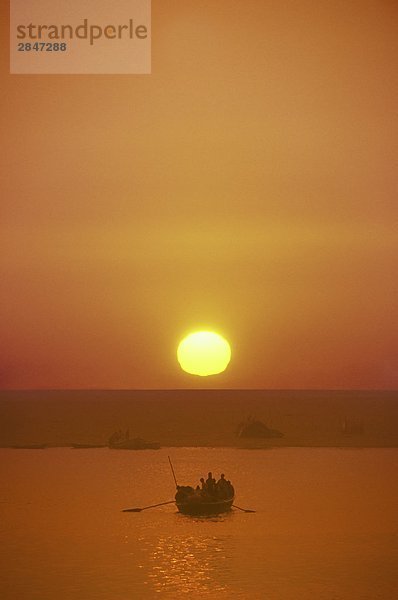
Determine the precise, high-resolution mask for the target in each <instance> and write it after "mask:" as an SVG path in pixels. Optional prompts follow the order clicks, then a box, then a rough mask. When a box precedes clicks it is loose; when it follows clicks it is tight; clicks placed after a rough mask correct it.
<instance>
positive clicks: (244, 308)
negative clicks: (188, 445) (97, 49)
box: [0, 0, 398, 388]
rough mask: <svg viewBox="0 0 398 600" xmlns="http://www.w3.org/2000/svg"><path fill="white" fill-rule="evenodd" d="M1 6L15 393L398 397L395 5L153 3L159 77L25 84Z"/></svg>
mask: <svg viewBox="0 0 398 600" xmlns="http://www.w3.org/2000/svg"><path fill="white" fill-rule="evenodd" d="M5 4H6V3H2V8H1V11H2V14H1V23H2V25H1V27H2V36H1V39H2V42H1V43H2V46H3V47H2V53H1V59H0V60H1V76H2V84H1V88H0V95H1V101H2V107H1V131H2V145H3V152H2V175H1V181H0V185H1V242H0V244H1V246H0V249H1V280H0V288H1V289H0V305H1V313H2V318H1V331H0V339H1V346H2V349H1V367H0V368H1V373H0V378H1V385H2V387H4V388H41V387H42V388H85V387H88V388H102V387H105V388H119V387H120V388H147V387H148V388H163V387H165V388H174V387H202V386H203V387H231V388H246V387H247V388H397V387H398V329H397V323H398V314H397V313H398V302H397V275H396V265H397V255H398V249H397V245H398V242H397V212H398V209H397V206H398V203H397V145H396V141H397V106H398V104H397V101H398V97H397V96H398V93H397V92H398V85H397V73H398V69H397V67H398V60H397V46H398V35H397V25H398V9H397V5H396V3H395V2H394V1H393V0H391V1H390V0H387V1H384V0H377V1H376V0H375V1H368V0H361V1H359V0H348V2H347V1H343V0H341V1H337V0H330V1H329V0H328V1H326V0H324V1H323V0H312V1H308V0H307V1H305V0H304V1H298V0H291V1H283V0H282V1H281V0H270V1H266V0H261V1H260V0H257V1H255V0H251V1H250V0H245V1H244V2H243V1H240V2H239V1H236V2H231V1H230V0H228V1H226V0H218V1H217V2H214V0H202V1H201V2H198V1H197V0H184V2H181V1H178V2H177V1H176V0H153V2H152V7H153V20H152V27H153V33H152V35H153V44H152V49H153V55H152V56H153V73H152V75H146V76H140V75H131V76H129V75H124V76H117V75H115V76H105V75H97V76H93V75H87V76H84V75H83V76H70V75H69V76H68V75H66V76H54V75H51V76H50V75H48V76H36V75H32V76H17V75H9V74H8V70H9V65H8V59H9V53H8V14H7V11H6V9H5ZM201 327H205V328H211V329H214V330H216V331H218V332H220V333H222V334H224V335H225V337H226V338H227V339H228V340H229V341H230V343H231V346H232V352H233V356H232V361H231V363H230V366H229V368H228V370H227V371H226V372H225V373H224V374H222V375H218V376H214V377H211V378H198V377H195V376H190V375H188V374H184V373H183V372H182V371H181V370H180V367H179V365H178V363H177V361H176V356H175V352H176V347H177V344H178V341H179V340H180V339H181V337H182V336H183V335H184V334H185V333H187V332H189V331H192V330H195V329H197V328H201Z"/></svg>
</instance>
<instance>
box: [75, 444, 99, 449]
mask: <svg viewBox="0 0 398 600" xmlns="http://www.w3.org/2000/svg"><path fill="white" fill-rule="evenodd" d="M71 448H73V449H74V450H87V449H89V448H106V445H105V444H72V446H71Z"/></svg>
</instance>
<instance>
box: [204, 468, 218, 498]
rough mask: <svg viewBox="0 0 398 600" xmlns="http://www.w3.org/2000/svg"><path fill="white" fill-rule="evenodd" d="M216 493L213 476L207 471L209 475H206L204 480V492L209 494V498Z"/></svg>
mask: <svg viewBox="0 0 398 600" xmlns="http://www.w3.org/2000/svg"><path fill="white" fill-rule="evenodd" d="M215 491H216V480H215V479H213V474H212V472H211V471H209V473H208V474H207V479H206V492H207V493H208V494H209V496H214V494H215Z"/></svg>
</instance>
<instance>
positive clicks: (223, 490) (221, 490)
mask: <svg viewBox="0 0 398 600" xmlns="http://www.w3.org/2000/svg"><path fill="white" fill-rule="evenodd" d="M216 492H217V496H218V497H219V498H221V499H224V498H228V483H227V481H226V479H225V475H224V473H221V476H220V479H219V480H218V481H217V483H216Z"/></svg>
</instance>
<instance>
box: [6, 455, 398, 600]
mask: <svg viewBox="0 0 398 600" xmlns="http://www.w3.org/2000/svg"><path fill="white" fill-rule="evenodd" d="M168 453H170V454H171V455H172V458H173V461H174V465H175V470H176V473H177V477H178V478H179V479H180V481H181V483H190V482H195V481H196V480H197V478H198V477H199V476H201V475H205V472H206V471H207V469H208V468H212V469H213V471H214V473H216V474H217V475H218V474H219V473H220V472H221V471H224V472H225V473H226V474H227V477H230V478H231V479H232V480H233V482H234V484H235V487H236V489H237V504H238V505H239V506H242V507H247V508H253V509H256V511H257V512H256V514H245V513H241V512H239V511H234V512H233V513H231V514H228V515H226V516H224V517H219V518H213V519H193V518H190V517H184V516H182V515H179V514H178V513H176V510H175V507H174V505H170V506H165V507H162V508H159V509H154V510H148V511H145V512H142V513H136V514H135V513H122V512H120V510H121V509H122V508H125V507H131V506H145V505H147V504H152V503H155V502H161V501H166V500H169V499H172V498H173V494H174V486H173V480H172V477H171V474H170V470H169V466H168V463H167V454H168ZM0 461H1V462H0V464H1V481H2V490H1V493H0V510H1V541H2V543H1V549H0V552H1V574H2V584H1V590H2V593H1V597H2V599H3V600H11V599H13V600H14V599H15V600H25V599H26V600H36V599H37V600H49V599H51V600H74V599H79V600H94V599H95V600H101V599H104V600H131V599H136V598H137V599H141V598H142V599H145V598H156V597H158V596H160V597H162V598H173V599H175V598H179V597H180V596H181V595H184V594H186V595H187V597H189V598H194V599H196V598H247V599H250V598H253V599H257V598H258V599H261V600H298V599H300V600H307V599H308V600H309V599H311V600H314V599H317V600H323V599H325V600H343V599H344V600H362V599H363V600H365V599H366V600H377V599H383V600H393V599H395V598H396V597H398V574H397V568H396V567H397V559H398V535H397V533H398V511H397V505H398V483H397V477H396V474H397V467H398V450H396V449H377V450H373V449H365V450H345V449H302V448H300V449H292V448H286V449H277V450H261V451H250V450H235V449H230V448H228V449H227V448H226V449H210V448H206V449H202V448H179V449H174V448H173V449H171V450H170V451H167V450H161V451H145V452H131V451H130V452H129V451H124V452H123V451H111V450H108V449H95V450H71V449H66V448H60V449H49V450H43V451H40V450H1V451H0Z"/></svg>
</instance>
